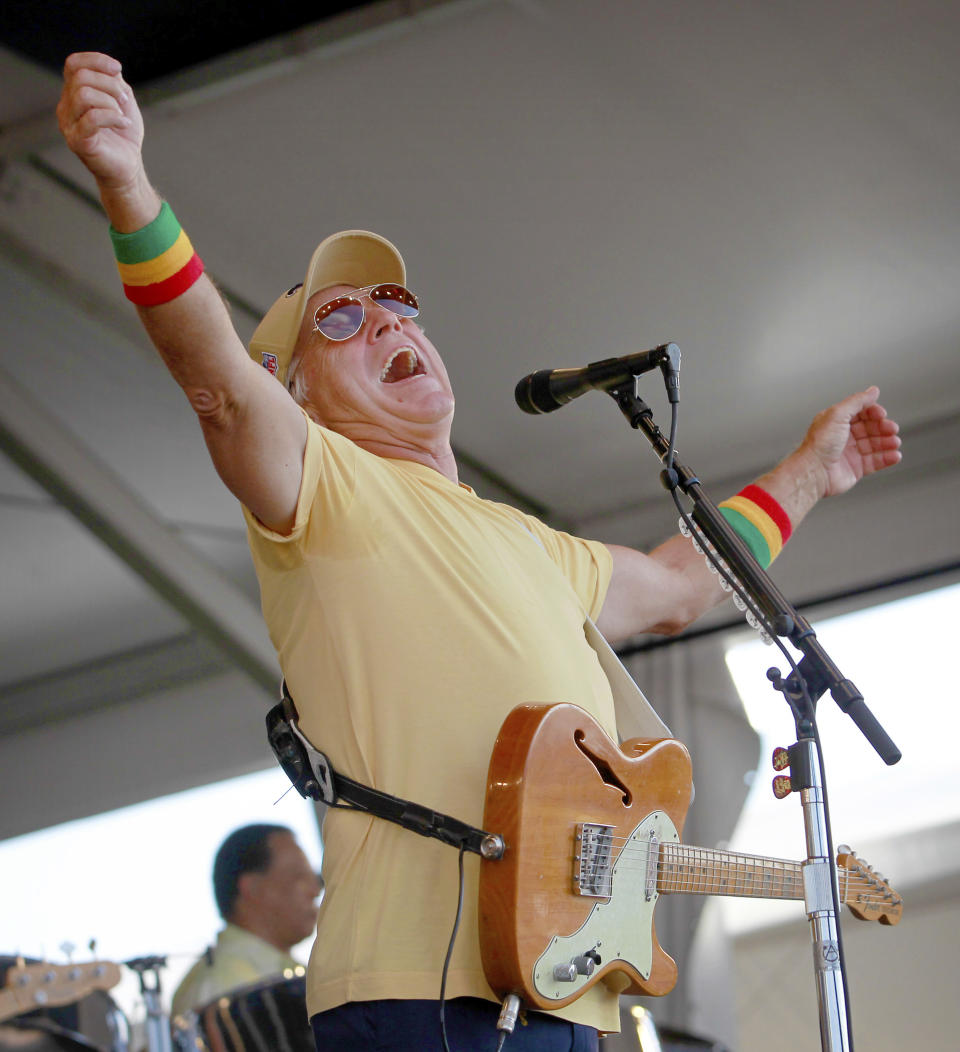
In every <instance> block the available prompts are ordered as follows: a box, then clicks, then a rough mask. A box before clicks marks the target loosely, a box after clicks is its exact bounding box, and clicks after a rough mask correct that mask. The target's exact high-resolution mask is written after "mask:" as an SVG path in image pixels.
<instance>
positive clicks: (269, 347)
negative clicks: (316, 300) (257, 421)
mask: <svg viewBox="0 0 960 1052" xmlns="http://www.w3.org/2000/svg"><path fill="white" fill-rule="evenodd" d="M406 280H407V273H406V267H404V265H403V258H402V256H401V255H400V253H399V252H398V251H397V248H396V246H395V245H393V244H391V242H389V241H388V240H387V239H386V238H385V237H380V235H379V234H373V233H371V232H370V231H369V230H342V231H341V232H340V233H339V234H331V235H330V237H328V238H326V239H325V240H324V241H321V242H320V244H319V245H318V246H317V250H316V251H315V252H314V253H313V256H312V257H311V259H310V265H309V266H308V267H307V274H306V277H305V278H304V279H303V282H302V284H300V285H294V287H293V288H292V289H289V290H288V291H287V292H285V293H284V294H283V295H282V296H281V297H280V298H279V299H278V300H277V301H276V303H274V305H273V306H272V307H271V308H270V309H269V310H268V311H267V313H266V314H265V315H264V316H263V320H262V321H261V322H260V324H259V325H258V326H257V329H256V332H254V334H253V337H252V338H251V340H250V348H249V353H250V357H251V358H252V359H253V360H254V361H255V362H256V363H257V364H258V365H262V366H263V367H264V369H267V370H268V371H269V372H271V373H273V375H274V376H276V378H277V379H278V380H279V381H280V382H281V383H282V384H286V382H287V370H288V369H289V367H290V359H291V358H292V357H293V349H294V347H295V346H296V342H297V336H298V335H299V333H300V324H301V322H302V321H303V312H304V310H306V306H307V303H308V302H309V301H310V297H311V296H312V295H313V294H314V293H315V292H318V291H319V290H320V289H325V288H327V287H328V286H330V285H354V286H355V287H356V288H358V289H359V288H364V287H365V286H367V285H379V284H383V283H386V282H396V283H397V284H399V285H403V284H404V283H405V282H406Z"/></svg>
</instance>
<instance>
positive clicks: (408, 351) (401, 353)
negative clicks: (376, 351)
mask: <svg viewBox="0 0 960 1052" xmlns="http://www.w3.org/2000/svg"><path fill="white" fill-rule="evenodd" d="M425 373H426V369H424V368H423V366H422V365H421V364H420V359H419V357H418V356H417V352H416V351H415V350H414V349H413V348H412V347H399V348H397V350H395V351H394V352H393V354H391V355H390V357H389V358H388V359H387V360H386V361H385V362H384V364H383V368H382V369H381V370H380V383H382V384H395V383H396V382H397V381H398V380H408V379H409V378H410V377H411V376H423V375H424V374H425Z"/></svg>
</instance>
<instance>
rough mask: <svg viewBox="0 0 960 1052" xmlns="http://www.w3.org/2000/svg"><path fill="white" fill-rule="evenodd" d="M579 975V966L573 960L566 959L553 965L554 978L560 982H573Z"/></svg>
mask: <svg viewBox="0 0 960 1052" xmlns="http://www.w3.org/2000/svg"><path fill="white" fill-rule="evenodd" d="M576 977H577V966H576V965H575V964H574V963H573V961H565V962H564V963H562V964H555V965H554V966H553V978H554V979H555V980H556V981H557V982H558V983H572V982H573V981H574V979H576Z"/></svg>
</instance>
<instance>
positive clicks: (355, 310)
mask: <svg viewBox="0 0 960 1052" xmlns="http://www.w3.org/2000/svg"><path fill="white" fill-rule="evenodd" d="M315 320H316V323H317V328H318V329H319V330H320V332H321V333H323V335H324V336H326V338H327V339H328V340H349V339H350V337H351V336H353V335H354V334H355V333H357V332H358V331H359V330H360V326H361V325H362V324H363V304H362V303H360V301H359V300H354V299H350V298H349V297H348V296H341V297H340V298H339V299H335V300H331V301H330V302H329V303H324V305H323V306H322V307H321V308H320V309H319V310H318V311H317V315H316V319H315Z"/></svg>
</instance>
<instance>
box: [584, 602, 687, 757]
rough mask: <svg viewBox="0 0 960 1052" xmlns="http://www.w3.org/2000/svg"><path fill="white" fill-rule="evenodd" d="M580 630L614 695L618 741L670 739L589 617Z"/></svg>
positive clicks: (666, 727) (668, 729) (659, 720)
mask: <svg viewBox="0 0 960 1052" xmlns="http://www.w3.org/2000/svg"><path fill="white" fill-rule="evenodd" d="M583 633H584V635H585V636H586V637H587V642H588V643H589V644H590V646H591V647H593V649H594V651H595V652H596V655H597V658H598V659H599V661H600V667H601V668H602V669H603V671H604V673H605V675H606V677H607V681H608V682H609V684H610V690H611V692H612V694H613V711H614V712H615V713H616V717H617V733H618V734H619V735H620V740H621V741H626V739H627V738H672V737H673V735H672V734H671V733H670V728H669V727H668V726H667V725H666V724H665V723H664V722H663V720H662V719H661V718H660V717H659V716H658V715H657V711H656V709H654V707H653V706H652V705H651V704H650V702H649V701H647V698H646V695H645V694H644V693H643V691H642V690H641V689H640V688H639V687H638V686H637V685H636V683H635V682H634V681H633V677H632V676H631V675H630V673H629V672H628V671H627V670H626V669H625V668H624V666H623V662H622V661H621V660H620V658H618V657H617V655H616V653H615V652H614V650H613V647H611V646H610V644H609V643H608V642H607V641H606V640H605V639H604V638H603V635H602V634H601V632H600V629H599V628H597V626H596V625H595V624H594V623H593V621H592V620H591V619H590V618H589V617H588V618H587V619H586V620H585V621H584V622H583Z"/></svg>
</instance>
